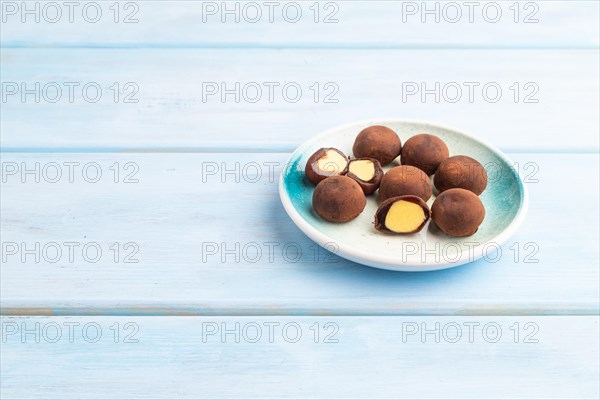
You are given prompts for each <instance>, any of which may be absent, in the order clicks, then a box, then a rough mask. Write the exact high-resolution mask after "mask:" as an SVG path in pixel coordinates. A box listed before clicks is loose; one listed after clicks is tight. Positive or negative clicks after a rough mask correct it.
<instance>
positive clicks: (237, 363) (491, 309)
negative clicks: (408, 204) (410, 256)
mask: <svg viewBox="0 0 600 400" xmlns="http://www.w3.org/2000/svg"><path fill="white" fill-rule="evenodd" d="M1 7H2V25H1V46H2V47H1V71H0V73H1V81H2V101H1V103H0V105H1V133H2V134H1V146H2V147H1V150H2V152H1V158H2V160H1V163H2V190H1V195H0V196H1V197H0V200H1V202H0V205H1V222H2V224H1V230H0V232H1V236H2V264H1V270H0V278H1V283H0V289H1V304H0V305H1V314H2V316H1V322H2V340H1V343H0V344H1V357H0V363H1V377H2V380H1V386H0V389H1V392H0V397H1V398H2V399H5V398H6V399H21V398H23V399H25V398H27V399H30V398H44V399H48V398H52V399H66V398H74V399H75V398H77V399H81V398H89V399H109V398H115V399H116V398H139V399H154V398H156V399H158V398H168V399H173V398H190V399H200V398H244V399H246V398H319V399H329V398H377V399H382V398H436V399H437V398H456V399H465V398H476V399H483V398H490V399H497V398H536V399H537V398H554V399H556V398H590V399H597V398H598V397H599V396H600V389H599V384H600V383H599V374H600V368H599V358H600V355H599V326H598V322H599V313H600V305H599V302H600V299H599V293H600V288H599V285H600V283H599V279H600V276H599V250H598V243H599V191H598V181H599V157H598V149H599V143H598V140H599V131H600V125H599V111H598V110H599V107H600V104H599V93H600V88H599V68H600V67H599V51H598V46H599V32H600V30H599V19H598V15H599V4H598V2H596V1H575V2H566V1H536V2H525V1H522V2H513V1H511V2H503V1H501V2H495V3H493V2H480V3H477V5H475V6H472V7H474V8H473V9H470V8H469V7H471V6H468V5H466V4H465V3H461V2H458V3H447V2H426V3H422V2H393V1H374V2H366V1H333V2H320V3H317V2H312V1H311V2H308V1H307V2H303V1H298V2H275V3H273V4H271V5H269V4H265V3H263V2H256V3H252V2H250V3H248V2H228V3H227V4H224V3H221V2H199V1H175V2H166V1H132V2H120V3H114V2H95V3H92V2H80V3H77V4H76V5H74V6H73V8H72V9H70V8H69V7H71V6H66V5H65V4H63V3H61V2H58V3H47V2H27V3H21V2H12V1H2V3H1ZM428 10H429V11H428ZM432 10H433V11H432ZM459 15H460V16H459ZM436 18H437V20H436ZM378 117H394V118H407V119H424V120H431V121H434V122H439V123H442V124H447V125H451V126H455V127H457V128H460V129H464V130H466V131H469V132H471V133H473V134H475V135H478V136H480V137H482V138H484V139H486V140H488V141H490V142H492V143H494V144H495V145H497V146H498V147H499V148H501V149H502V150H503V151H505V152H506V153H507V154H508V155H509V157H511V159H512V160H514V162H515V167H516V168H517V169H518V170H519V172H520V173H521V174H522V176H523V179H524V180H525V182H526V185H527V188H528V190H529V192H530V197H531V204H530V210H529V214H528V216H527V218H526V221H525V223H524V224H523V226H522V228H521V229H520V231H519V232H518V233H517V234H516V235H515V236H514V237H512V238H511V239H510V240H509V242H508V243H506V244H505V245H503V246H502V247H500V248H499V249H493V250H494V251H493V252H491V253H490V254H489V256H488V257H486V258H484V259H481V260H479V261H477V262H474V263H471V264H468V265H465V266H462V267H458V268H455V269H450V270H444V271H439V272H433V273H422V274H414V273H413V274H408V273H394V272H390V271H382V270H376V269H372V268H367V267H363V266H361V265H358V264H355V263H352V262H349V261H346V260H344V259H342V258H340V257H338V256H336V255H335V254H332V253H329V252H327V251H326V250H324V249H321V248H320V247H318V246H316V245H315V244H314V243H313V242H311V241H310V240H309V239H308V238H307V237H305V236H304V235H303V234H302V233H301V232H300V230H299V229H298V228H297V227H296V226H295V225H294V224H293V223H292V222H291V221H290V220H289V218H288V217H287V215H286V214H285V211H284V210H283V208H282V206H281V204H280V202H279V197H278V192H277V180H278V177H279V173H280V172H281V169H282V168H283V167H284V165H285V162H286V160H287V158H288V157H289V155H290V153H291V152H292V151H293V150H294V149H295V148H296V147H297V146H298V145H299V144H301V143H302V142H303V141H304V140H306V139H308V138H309V137H311V136H313V135H315V134H317V133H319V132H320V131H322V130H324V129H327V128H329V127H332V126H335V125H338V124H341V123H346V122H349V121H353V120H359V119H369V118H378Z"/></svg>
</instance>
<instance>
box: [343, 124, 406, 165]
mask: <svg viewBox="0 0 600 400" xmlns="http://www.w3.org/2000/svg"><path fill="white" fill-rule="evenodd" d="M401 149H402V143H401V142H400V138H399V137H398V135H397V134H396V132H394V131H393V130H391V129H390V128H388V127H386V126H381V125H373V126H370V127H368V128H365V129H363V130H362V131H361V132H360V133H359V134H358V136H357V137H356V139H355V141H354V146H352V152H353V153H354V157H356V158H365V157H367V158H374V159H376V160H378V161H379V162H380V163H381V165H387V164H389V163H391V162H392V161H394V159H395V158H396V157H398V156H399V155H400V150H401Z"/></svg>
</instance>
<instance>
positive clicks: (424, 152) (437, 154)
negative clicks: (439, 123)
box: [400, 133, 450, 175]
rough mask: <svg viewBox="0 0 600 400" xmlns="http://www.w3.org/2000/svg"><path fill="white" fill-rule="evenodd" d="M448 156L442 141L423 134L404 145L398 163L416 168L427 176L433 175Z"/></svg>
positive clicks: (446, 147)
mask: <svg viewBox="0 0 600 400" xmlns="http://www.w3.org/2000/svg"><path fill="white" fill-rule="evenodd" d="M449 155H450V154H449V152H448V146H446V143H444V142H443V141H442V139H440V138H439V137H437V136H434V135H429V134H425V133H423V134H419V135H415V136H413V137H411V138H410V139H408V140H407V141H406V142H405V143H404V146H402V152H401V153H400V162H401V163H402V165H412V166H413V167H417V168H419V169H421V170H422V171H423V172H425V173H426V174H427V175H433V174H434V173H435V171H436V170H437V169H438V166H439V165H440V163H441V162H442V161H444V160H445V159H446V158H448V156H449Z"/></svg>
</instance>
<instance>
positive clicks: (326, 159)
mask: <svg viewBox="0 0 600 400" xmlns="http://www.w3.org/2000/svg"><path fill="white" fill-rule="evenodd" d="M347 164H348V160H347V159H346V157H344V156H342V155H341V154H340V153H338V152H337V151H335V150H327V151H326V152H325V155H323V157H321V158H319V161H317V167H318V168H319V170H321V171H324V172H327V173H330V174H339V173H340V172H342V171H343V170H344V169H345V168H346V165H347Z"/></svg>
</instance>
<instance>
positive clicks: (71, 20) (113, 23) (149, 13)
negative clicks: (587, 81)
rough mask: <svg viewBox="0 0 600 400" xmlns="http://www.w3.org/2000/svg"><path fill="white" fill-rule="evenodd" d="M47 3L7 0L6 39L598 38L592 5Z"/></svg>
mask: <svg viewBox="0 0 600 400" xmlns="http://www.w3.org/2000/svg"><path fill="white" fill-rule="evenodd" d="M48 3H49V2H39V3H32V4H29V5H23V4H22V3H21V2H13V1H4V2H3V3H2V6H3V21H2V22H3V25H2V41H1V43H2V45H3V46H5V47H6V46H9V47H10V46H13V47H14V46H42V47H48V46H65V47H69V46H80V47H86V46H87V47H107V46H116V47H119V46H125V47H127V46H134V47H140V46H141V47H144V46H146V47H157V46H158V47H161V46H162V47H183V46H187V47H192V46H195V47H198V46H207V47H210V46H213V47H215V46H220V47H236V46H237V47H277V48H281V47H315V46H316V47H353V46H354V47H356V46H362V47H365V46H366V47H390V46H391V47H394V46H399V47H414V46H419V47H444V48H448V47H485V48H497V47H507V46H508V47H518V48H527V47H552V46H555V47H588V48H592V49H593V48H597V46H598V37H599V29H598V19H597V18H596V16H597V15H598V3H597V2H595V1H573V2H567V1H536V2H529V1H525V0H523V1H519V2H517V1H499V2H488V1H484V2H478V3H474V4H472V6H469V4H468V3H466V2H455V3H453V4H448V2H434V1H429V2H420V1H419V2H411V1H405V2H395V1H331V2H320V3H316V2H314V1H300V2H287V1H284V2H275V3H272V6H271V8H270V7H269V5H268V4H265V2H248V1H230V2H228V3H226V4H224V3H223V2H220V1H215V2H212V1H202V2H200V1H169V2H167V1H133V2H120V3H118V4H117V7H115V4H114V2H108V1H106V2H102V1H101V2H96V3H94V4H92V5H86V4H87V3H83V4H79V5H77V6H75V7H74V8H73V9H72V13H71V14H70V13H69V11H70V10H69V7H68V6H67V5H63V4H62V3H60V2H58V3H54V4H50V5H48ZM50 3H51V2H50ZM36 4H38V5H37V9H36ZM471 7H472V9H471ZM26 8H27V9H28V10H30V11H32V12H30V13H26V12H25V9H26ZM98 10H99V12H100V13H99V14H97V13H98ZM226 10H230V11H232V12H230V13H226ZM427 11H429V12H427ZM97 15H98V16H97ZM36 19H37V20H36ZM223 21H224V22H223ZM157 32H159V34H157Z"/></svg>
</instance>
